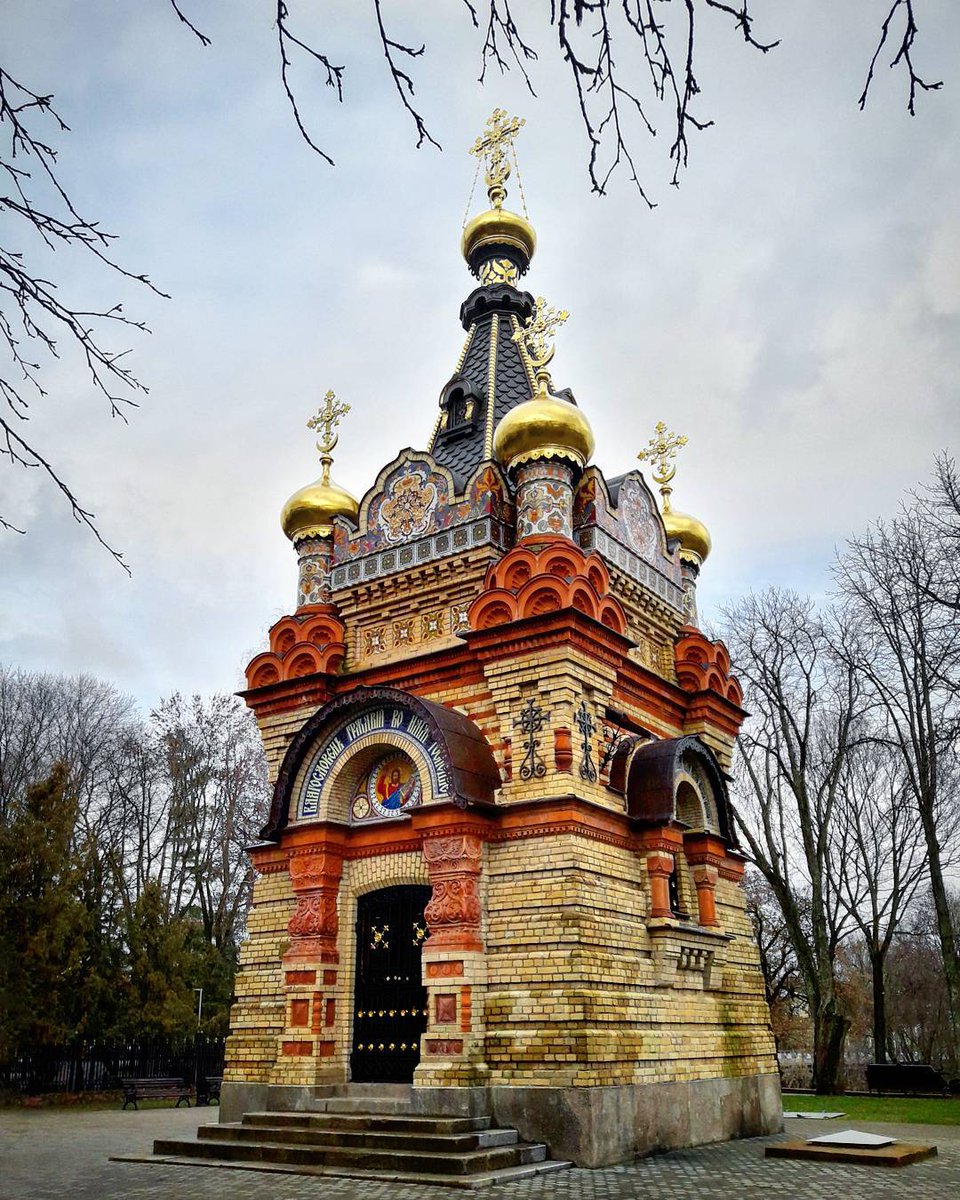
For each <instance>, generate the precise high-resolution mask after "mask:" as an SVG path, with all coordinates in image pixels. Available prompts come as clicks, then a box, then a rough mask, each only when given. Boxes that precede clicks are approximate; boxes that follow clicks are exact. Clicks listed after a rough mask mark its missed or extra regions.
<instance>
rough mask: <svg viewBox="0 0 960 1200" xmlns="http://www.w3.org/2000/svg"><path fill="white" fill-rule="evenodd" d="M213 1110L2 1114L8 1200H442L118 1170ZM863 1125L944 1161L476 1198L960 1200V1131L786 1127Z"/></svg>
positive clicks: (611, 1170)
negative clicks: (921, 1144)
mask: <svg viewBox="0 0 960 1200" xmlns="http://www.w3.org/2000/svg"><path fill="white" fill-rule="evenodd" d="M209 1120H216V1112H215V1110H213V1111H211V1112H204V1111H202V1110H201V1111H200V1112H196V1111H195V1110H192V1109H191V1110H189V1111H188V1110H186V1109H182V1108H181V1109H179V1110H176V1109H172V1108H165V1109H149V1110H146V1111H142V1112H132V1111H129V1110H128V1111H127V1112H120V1111H114V1110H110V1111H96V1112H91V1111H88V1110H84V1111H78V1110H76V1109H59V1110H58V1109H42V1110H39V1111H30V1110H24V1109H3V1110H0V1200H114V1198H118V1200H120V1198H122V1200H161V1198H162V1200H172V1198H177V1197H188V1198H189V1200H445V1198H446V1197H449V1195H450V1193H448V1192H446V1191H439V1190H438V1189H435V1188H425V1187H410V1186H399V1185H397V1184H391V1183H381V1184H375V1183H366V1182H364V1183H358V1182H357V1181H351V1180H348V1179H344V1180H338V1179H330V1178H322V1179H316V1178H314V1179H311V1178H307V1177H297V1176H275V1175H264V1174H261V1173H259V1172H248V1171H231V1170H229V1169H226V1168H210V1167H173V1166H155V1165H152V1164H140V1163H114V1162H110V1161H109V1156H110V1155H111V1154H130V1153H144V1152H148V1151H149V1150H150V1148H151V1146H152V1143H153V1139H154V1138H155V1137H184V1136H190V1135H191V1134H192V1133H193V1132H194V1130H195V1129H196V1126H197V1125H198V1124H199V1123H201V1122H203V1121H209ZM851 1125H855V1126H856V1128H858V1129H866V1130H869V1131H873V1132H878V1133H882V1132H889V1133H891V1134H892V1135H893V1136H894V1137H899V1138H903V1139H906V1140H910V1141H930V1142H933V1143H935V1144H936V1145H937V1146H938V1149H939V1154H938V1156H937V1157H936V1158H934V1159H930V1160H928V1161H927V1162H923V1163H917V1164H916V1165H914V1166H910V1167H903V1168H899V1169H893V1168H884V1167H860V1166H844V1165H833V1164H831V1165H827V1164H822V1163H808V1162H791V1161H783V1160H768V1159H765V1158H764V1157H763V1151H764V1147H765V1146H766V1145H767V1144H768V1143H769V1142H770V1141H771V1140H773V1139H771V1138H750V1139H748V1140H745V1141H740V1142H727V1143H724V1144H722V1145H714V1146H702V1147H699V1148H697V1149H694V1150H680V1151H675V1152H674V1153H671V1154H662V1155H656V1156H652V1157H650V1158H645V1159H640V1160H639V1161H637V1162H635V1163H631V1164H628V1165H625V1166H618V1167H608V1168H606V1169H604V1170H600V1171H583V1170H571V1171H562V1172H559V1173H558V1174H556V1175H544V1176H539V1177H536V1178H534V1179H530V1180H525V1181H523V1182H519V1183H513V1184H508V1185H505V1186H501V1187H494V1188H490V1189H487V1190H485V1191H483V1192H480V1193H478V1195H479V1196H482V1197H483V1198H484V1200H528V1198H529V1200H554V1198H555V1200H637V1198H638V1197H645V1196H649V1197H651V1198H653V1197H656V1198H658V1200H660V1198H662V1197H669V1198H670V1200H688V1198H689V1200H694V1198H697V1200H703V1198H704V1197H717V1198H722V1200H733V1198H734V1197H736V1198H737V1200H740V1198H745V1200H753V1198H757V1200H759V1198H760V1197H764V1198H766V1197H776V1198H777V1200H801V1198H802V1200H838V1198H842V1200H893V1198H895V1197H909V1198H910V1200H934V1198H936V1200H950V1198H952V1197H954V1196H957V1197H960V1126H949V1125H944V1126H941V1125H887V1124H880V1123H873V1122H865V1123H864V1122H852V1121H850V1119H849V1118H846V1117H844V1118H840V1119H839V1120H837V1121H823V1122H816V1123H815V1125H814V1123H813V1122H809V1121H801V1120H794V1121H788V1122H787V1130H786V1133H785V1134H784V1136H787V1137H807V1136H810V1134H811V1126H814V1129H813V1132H816V1133H821V1132H829V1131H830V1130H832V1129H842V1128H846V1127H849V1126H851Z"/></svg>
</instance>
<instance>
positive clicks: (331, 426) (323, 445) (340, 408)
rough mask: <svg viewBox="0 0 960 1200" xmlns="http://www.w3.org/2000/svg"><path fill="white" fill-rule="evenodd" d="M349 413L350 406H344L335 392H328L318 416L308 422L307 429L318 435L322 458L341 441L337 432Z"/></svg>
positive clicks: (318, 445)
mask: <svg viewBox="0 0 960 1200" xmlns="http://www.w3.org/2000/svg"><path fill="white" fill-rule="evenodd" d="M349 411H350V405H349V404H343V403H342V402H341V401H340V400H338V399H337V397H336V394H335V393H334V392H332V391H328V392H327V394H326V395H325V396H324V398H323V404H322V405H321V406H320V408H319V409H318V410H317V413H316V416H313V417H311V418H310V420H309V421H308V422H307V428H308V429H313V430H315V431H317V433H318V440H317V449H318V450H319V451H320V457H321V458H325V457H326V456H327V455H329V454H330V453H331V452H332V450H333V448H334V447H335V446H336V444H337V442H338V441H339V439H340V434H339V433H338V432H337V426H338V425H339V424H340V418H341V417H343V416H345V415H346V414H347V413H348V412H349ZM321 431H322V432H321Z"/></svg>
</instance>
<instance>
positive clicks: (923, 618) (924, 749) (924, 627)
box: [836, 502, 960, 1065]
mask: <svg viewBox="0 0 960 1200" xmlns="http://www.w3.org/2000/svg"><path fill="white" fill-rule="evenodd" d="M950 554H951V549H950V547H949V545H948V544H946V543H945V542H944V540H943V539H942V538H941V537H938V536H937V532H936V529H935V528H932V527H931V525H930V523H929V521H928V520H927V513H926V510H925V508H924V506H923V505H922V504H918V503H916V502H913V503H910V504H905V505H904V506H903V507H902V508H901V511H900V513H899V515H898V516H897V517H896V518H894V520H893V521H891V522H889V523H888V524H885V523H883V522H879V523H877V524H876V525H875V526H874V527H873V528H872V529H870V530H869V531H868V532H867V533H866V534H865V535H864V536H863V537H860V538H855V539H852V540H850V541H849V542H848V543H847V547H846V550H845V551H844V552H843V553H842V554H841V555H840V557H839V559H838V561H837V565H836V574H837V579H838V583H839V586H840V589H841V591H842V593H843V595H844V597H845V599H846V604H847V611H848V613H849V620H850V622H851V624H852V625H853V626H854V627H855V628H856V629H857V631H858V634H857V638H856V641H855V643H854V644H853V647H852V649H851V652H850V654H849V656H848V659H849V662H850V664H851V668H852V669H854V670H856V671H857V673H858V674H859V675H860V677H861V678H862V679H863V680H864V685H865V687H867V688H868V689H869V691H870V692H871V693H872V695H873V696H874V697H875V698H876V700H877V702H878V704H879V706H880V708H881V709H882V712H883V714H884V737H885V738H886V740H887V742H888V744H889V745H890V746H891V747H892V748H893V750H894V751H895V753H896V754H897V756H898V758H899V761H900V764H901V767H902V771H903V777H904V784H905V787H906V790H907V794H908V795H909V797H910V800H911V803H912V805H913V807H914V810H915V812H916V814H917V816H918V817H919V819H920V824H921V828H922V830H923V837H924V842H925V845H926V854H927V861H928V871H929V881H930V892H931V897H932V902H933V907H934V912H935V914H936V923H937V934H938V938H939V941H940V949H941V953H942V957H943V969H944V974H945V977H946V987H947V995H948V999H949V1009H950V1022H951V1035H952V1036H951V1045H952V1051H951V1053H952V1056H953V1062H954V1065H956V1063H957V1058H958V1054H960V951H958V946H957V930H956V929H955V928H954V926H953V922H952V918H951V913H950V905H949V897H948V890H947V883H946V880H945V875H944V871H945V865H946V864H945V855H944V843H945V838H946V835H947V831H948V830H949V829H950V828H951V827H952V825H953V823H954V822H955V820H956V799H955V790H954V789H955V782H956V775H957V749H958V747H957V734H958V730H960V690H958V686H957V679H958V668H960V621H958V619H957V613H956V611H955V610H954V609H953V608H952V607H950V606H949V605H945V604H943V603H941V602H940V601H939V600H938V599H937V597H939V596H941V595H943V594H944V593H945V592H946V590H947V589H948V588H949V586H950V573H951V571H953V570H955V565H954V564H953V563H952V562H951V561H950Z"/></svg>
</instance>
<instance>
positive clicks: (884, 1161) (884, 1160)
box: [765, 1140, 937, 1167]
mask: <svg viewBox="0 0 960 1200" xmlns="http://www.w3.org/2000/svg"><path fill="white" fill-rule="evenodd" d="M936 1153H937V1148H936V1146H930V1145H921V1144H920V1143H919V1142H894V1144H893V1145H892V1146H878V1147H876V1148H875V1149H866V1148H860V1147H855V1146H823V1145H821V1146H815V1145H811V1143H810V1142H807V1141H804V1140H797V1141H789V1142H774V1143H773V1145H771V1146H767V1148H766V1152H765V1156H766V1157H767V1158H805V1159H813V1160H815V1161H816V1162H835V1163H858V1164H864V1163H874V1164H876V1165H877V1166H881V1167H905V1166H907V1165H908V1164H909V1163H915V1162H921V1161H922V1160H923V1159H925V1158H932V1157H933V1156H934V1155H935V1154H936Z"/></svg>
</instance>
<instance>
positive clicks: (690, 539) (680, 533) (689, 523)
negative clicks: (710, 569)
mask: <svg viewBox="0 0 960 1200" xmlns="http://www.w3.org/2000/svg"><path fill="white" fill-rule="evenodd" d="M663 524H664V527H665V528H666V531H667V537H668V538H676V539H677V540H678V541H679V542H680V558H681V560H683V561H685V562H692V563H693V565H694V566H696V567H699V566H700V564H701V563H702V562H703V561H704V559H705V558H706V557H707V555H708V554H709V553H710V548H711V546H712V545H713V543H712V542H711V540H710V531H709V530H708V529H707V527H706V525H704V523H703V522H702V521H698V520H697V518H696V517H691V516H690V514H689V513H683V512H676V511H675V510H674V509H672V508H666V506H665V511H664V514H663Z"/></svg>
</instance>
